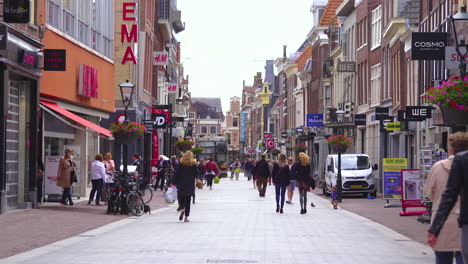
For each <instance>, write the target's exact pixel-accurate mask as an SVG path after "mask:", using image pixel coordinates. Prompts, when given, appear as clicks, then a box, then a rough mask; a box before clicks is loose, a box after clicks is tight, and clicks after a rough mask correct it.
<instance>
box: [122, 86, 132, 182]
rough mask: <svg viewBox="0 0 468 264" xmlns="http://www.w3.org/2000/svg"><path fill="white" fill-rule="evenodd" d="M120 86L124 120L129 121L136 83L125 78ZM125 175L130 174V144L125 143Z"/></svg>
mask: <svg viewBox="0 0 468 264" xmlns="http://www.w3.org/2000/svg"><path fill="white" fill-rule="evenodd" d="M119 87H120V95H121V96H122V104H123V106H124V108H125V111H124V116H125V120H124V122H128V116H127V110H128V106H129V105H130V103H131V102H132V97H133V90H134V88H135V85H134V84H133V83H131V82H129V81H128V80H125V82H124V83H121V84H119ZM122 162H123V175H124V176H127V175H128V168H127V164H128V145H127V144H123V160H122Z"/></svg>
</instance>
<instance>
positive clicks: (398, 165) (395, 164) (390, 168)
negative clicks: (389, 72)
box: [383, 158, 408, 200]
mask: <svg viewBox="0 0 468 264" xmlns="http://www.w3.org/2000/svg"><path fill="white" fill-rule="evenodd" d="M407 166H408V160H407V159H404V158H384V159H383V199H384V200H386V199H401V195H402V192H401V180H400V172H401V170H404V169H406V168H407Z"/></svg>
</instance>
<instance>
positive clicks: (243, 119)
mask: <svg viewBox="0 0 468 264" xmlns="http://www.w3.org/2000/svg"><path fill="white" fill-rule="evenodd" d="M246 126H247V112H245V111H242V112H241V131H240V142H245V133H246V130H247V128H246Z"/></svg>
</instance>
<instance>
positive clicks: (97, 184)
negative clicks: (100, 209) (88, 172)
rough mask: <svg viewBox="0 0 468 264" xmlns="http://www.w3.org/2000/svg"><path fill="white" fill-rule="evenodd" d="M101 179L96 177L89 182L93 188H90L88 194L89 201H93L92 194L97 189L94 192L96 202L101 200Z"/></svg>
mask: <svg viewBox="0 0 468 264" xmlns="http://www.w3.org/2000/svg"><path fill="white" fill-rule="evenodd" d="M103 182H104V181H103V180H102V179H97V180H91V184H92V185H93V188H92V189H91V193H90V194H89V201H90V202H91V201H93V199H94V194H95V193H96V191H97V194H96V204H99V201H100V200H101V194H102V184H103Z"/></svg>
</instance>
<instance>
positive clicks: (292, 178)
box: [286, 157, 296, 204]
mask: <svg viewBox="0 0 468 264" xmlns="http://www.w3.org/2000/svg"><path fill="white" fill-rule="evenodd" d="M288 167H289V179H290V181H289V185H288V200H287V201H286V203H287V204H292V198H293V194H294V189H295V188H296V164H294V160H293V158H292V157H288Z"/></svg>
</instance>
